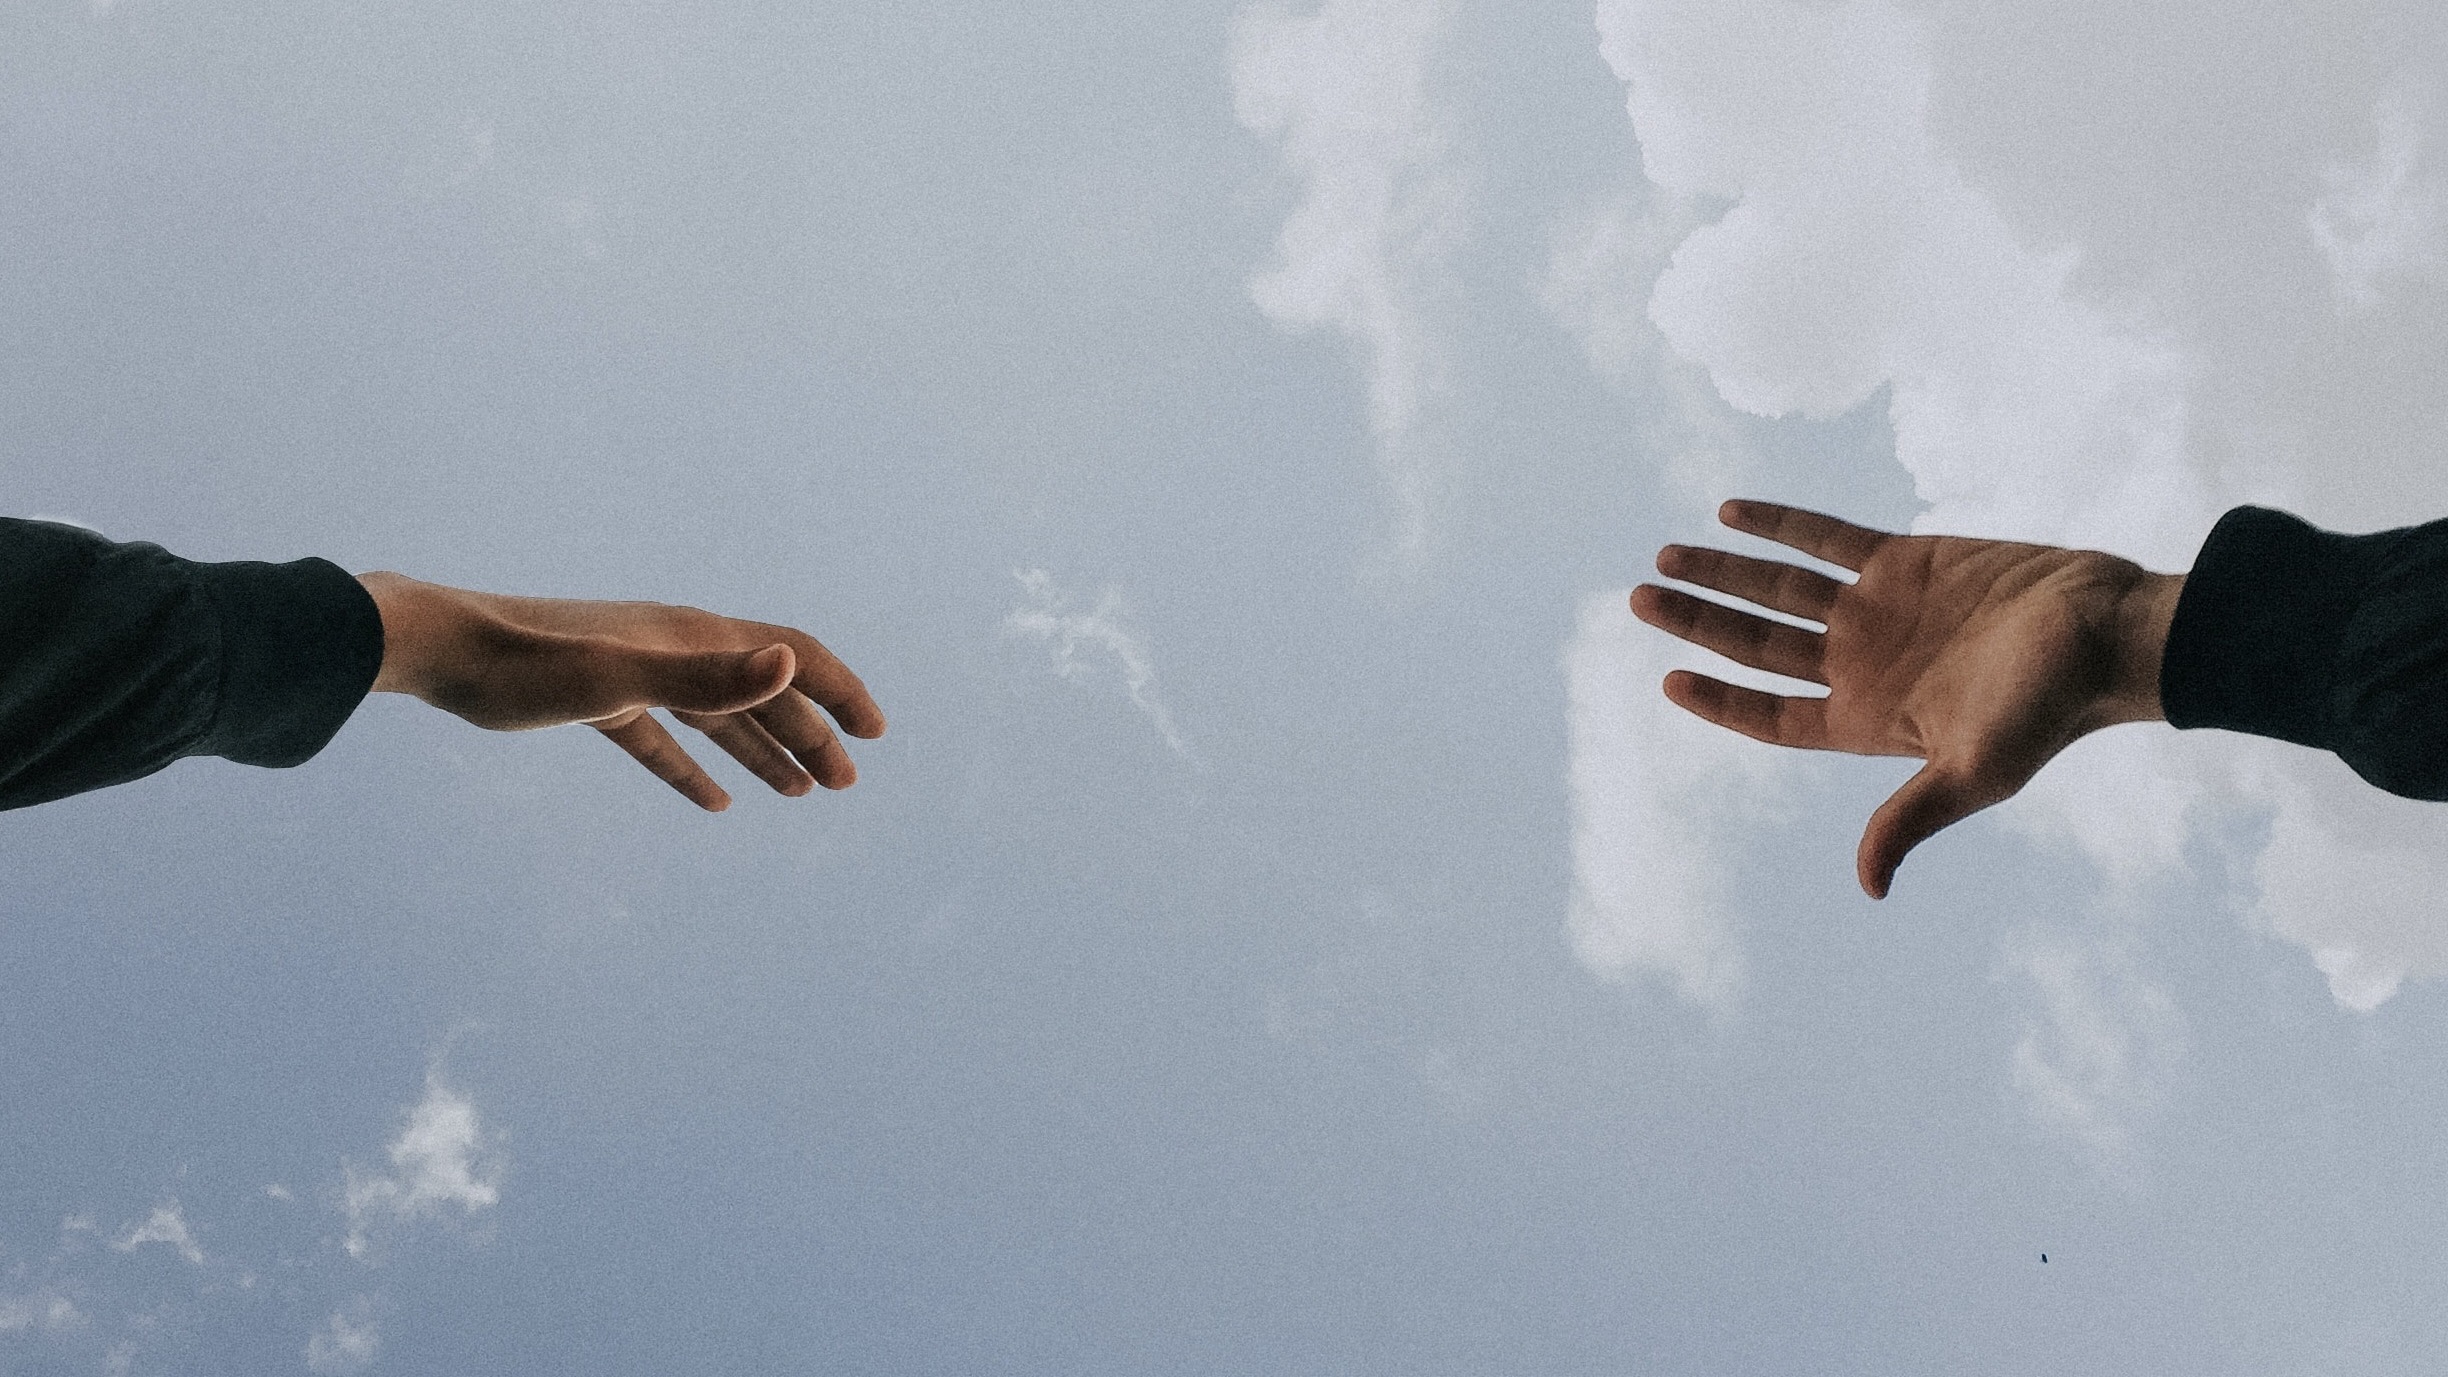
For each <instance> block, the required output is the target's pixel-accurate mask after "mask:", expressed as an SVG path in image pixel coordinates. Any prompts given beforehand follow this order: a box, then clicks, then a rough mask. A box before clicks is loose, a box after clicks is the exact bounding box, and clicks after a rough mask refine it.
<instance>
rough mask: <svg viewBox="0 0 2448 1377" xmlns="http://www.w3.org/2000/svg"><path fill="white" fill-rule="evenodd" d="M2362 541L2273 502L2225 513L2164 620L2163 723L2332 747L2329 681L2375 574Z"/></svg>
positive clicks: (2333, 732)
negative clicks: (2171, 615)
mask: <svg viewBox="0 0 2448 1377" xmlns="http://www.w3.org/2000/svg"><path fill="white" fill-rule="evenodd" d="M2365 539H2367V538H2356V537H2350V536H2340V535H2332V534H2330V533H2329V532H2327V531H2323V530H2320V529H2318V528H2316V527H2314V526H2312V525H2310V524H2309V523H2307V522H2305V521H2303V520H2301V519H2300V518H2297V517H2293V516H2289V515H2287V514H2286V513H2285V512H2276V511H2271V510H2270V509H2268V508H2266V507H2238V508H2236V509H2235V510H2234V511H2231V512H2229V513H2227V515H2225V516H2223V517H2221V518H2219V523H2218V525H2217V526H2215V527H2213V528H2212V529H2211V532H2210V538H2209V540H2207V541H2206V542H2204V543H2203V545H2202V551H2201V556H2200V558H2198V559H2196V560H2195V561H2194V563H2193V571H2192V573H2191V574H2189V575H2187V576H2186V578H2185V586H2184V593H2183V595H2182V596H2181V597H2179V598H2178V599H2177V602H2176V618H2175V621H2174V623H2173V624H2172V625H2170V627H2169V628H2168V639H2167V651H2166V656H2165V658H2164V659H2163V660H2162V661H2161V663H2160V669H2159V703H2160V707H2161V708H2162V709H2163V710H2164V711H2165V712H2166V714H2167V720H2168V721H2169V722H2171V723H2173V724H2175V725H2176V726H2179V727H2224V728H2226V729H2227V730H2229V731H2238V732H2250V733H2252V734H2253V735H2255V736H2270V737H2276V738H2278V739H2279V740H2281V741H2292V742H2295V743H2297V744H2299V745H2304V746H2315V747H2319V748H2321V749H2323V750H2334V749H2336V748H2337V745H2338V741H2337V723H2336V714H2335V710H2334V695H2333V693H2332V691H2331V690H2332V688H2333V686H2334V685H2335V683H2336V681H2337V666H2338V657H2339V653H2340V650H2341V648H2342V645H2343V638H2344V634H2345V631H2346V627H2347V624H2348V623H2349V622H2350V621H2351V620H2352V619H2353V616H2354V613H2355V610H2356V607H2357V605H2358V603H2359V602H2360V601H2361V598H2362V595H2363V590H2364V585H2365V583H2366V581H2367V580H2368V577H2369V571H2368V569H2367V568H2366V567H2365V566H2366V565H2367V564H2368V563H2369V560H2370V550H2369V546H2368V545H2367V544H2366V543H2364V542H2365Z"/></svg>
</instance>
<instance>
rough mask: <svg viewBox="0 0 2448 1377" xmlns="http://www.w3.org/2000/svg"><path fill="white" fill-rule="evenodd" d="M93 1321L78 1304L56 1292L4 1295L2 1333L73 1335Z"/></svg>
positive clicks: (0, 1316) (0, 1297) (0, 1314)
mask: <svg viewBox="0 0 2448 1377" xmlns="http://www.w3.org/2000/svg"><path fill="white" fill-rule="evenodd" d="M89 1322H90V1321H88V1319H87V1318H86V1315H85V1312H84V1311H82V1310H79V1309H77V1307H76V1303H75V1302H74V1301H71V1300H69V1299H68V1298H67V1297H66V1296H63V1295H61V1294H59V1293H58V1292H56V1291H37V1292H35V1293H34V1294H32V1295H25V1296H8V1295H0V1334H27V1333H34V1334H70V1333H74V1332H76V1331H78V1330H80V1329H83V1328H84V1327H85V1326H86V1325H87V1324H88V1323H89Z"/></svg>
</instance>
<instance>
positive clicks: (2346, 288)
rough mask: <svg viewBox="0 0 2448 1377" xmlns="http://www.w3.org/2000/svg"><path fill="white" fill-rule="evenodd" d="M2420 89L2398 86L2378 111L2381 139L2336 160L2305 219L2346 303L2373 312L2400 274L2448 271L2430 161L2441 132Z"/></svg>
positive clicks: (2408, 277) (2376, 134)
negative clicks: (2405, 89) (2364, 151)
mask: <svg viewBox="0 0 2448 1377" xmlns="http://www.w3.org/2000/svg"><path fill="white" fill-rule="evenodd" d="M2432 123H2433V121H2431V120H2430V119H2429V118H2428V117H2427V112H2426V111H2425V110H2424V109H2423V106H2422V97H2421V96H2420V94H2419V93H2417V92H2412V91H2408V92H2399V93H2392V95H2391V97H2390V98H2388V99H2385V100H2383V102H2382V103H2381V104H2380V106H2379V107H2378V108H2377V109H2375V110H2374V111H2373V112H2372V134H2373V147H2372V149H2371V152H2370V153H2369V154H2368V155H2367V156H2364V157H2360V158H2353V159H2342V160H2340V161H2338V162H2335V163H2332V164H2331V165H2330V166H2329V168H2328V169H2327V170H2326V171H2325V172H2324V173H2323V174H2322V178H2321V180H2322V182H2323V183H2324V184H2325V185H2326V190H2325V191H2324V193H2323V194H2322V195H2321V197H2320V199H2319V200H2317V201H2314V202H2313V203H2312V208H2311V210H2310V211H2308V212H2306V213H2305V215H2304V222H2305V224H2306V226H2307V227H2309V228H2310V230H2311V231H2312V242H2313V243H2314V244H2315V245H2317V246H2318V247H2319V249H2320V252H2321V257H2322V258H2324V259H2326V260H2327V261H2328V264H2329V271H2330V272H2331V273H2332V274H2333V275H2334V276H2335V278H2336V281H2337V294H2338V304H2339V305H2340V306H2341V307H2343V308H2344V309H2346V310H2348V311H2350V312H2368V311H2371V310H2373V309H2375V308H2377V307H2378V306H2379V305H2380V304H2381V303H2382V302H2383V301H2384V300H2385V299H2386V298H2387V296H2388V291H2389V288H2390V287H2391V286H2392V285H2393V284H2394V283H2395V282H2399V281H2423V282H2437V281H2439V280H2440V278H2441V276H2442V274H2443V273H2448V247H2443V245H2442V242H2441V239H2442V231H2443V228H2448V226H2443V224H2442V214H2441V212H2442V206H2443V201H2442V197H2441V189H2440V185H2439V182H2438V180H2437V179H2436V178H2435V177H2431V176H2426V175H2425V172H2426V169H2425V168H2424V166H2423V163H2424V160H2425V156H2426V155H2427V154H2428V153H2429V152H2430V149H2429V147H2428V145H2429V144H2430V142H2431V141H2432V139H2433V137H2434V133H2433V130H2432V128H2431V125H2432Z"/></svg>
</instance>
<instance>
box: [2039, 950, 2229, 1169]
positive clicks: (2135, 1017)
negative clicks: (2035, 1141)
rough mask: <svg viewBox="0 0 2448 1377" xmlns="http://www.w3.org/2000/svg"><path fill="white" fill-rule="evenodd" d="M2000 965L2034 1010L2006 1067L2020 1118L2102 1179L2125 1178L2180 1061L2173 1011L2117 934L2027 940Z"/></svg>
mask: <svg viewBox="0 0 2448 1377" xmlns="http://www.w3.org/2000/svg"><path fill="white" fill-rule="evenodd" d="M2005 956H2006V965H2007V968H2008V969H2009V970H2010V971H2011V972H2012V973H2013V974H2014V975H2015V976H2017V977H2019V978H2020V980H2021V982H2022V983H2023V984H2024V985H2025V986H2026V988H2027V989H2028V991H2029V992H2030V994H2031V995H2032V996H2033V1003H2034V1005H2035V1006H2036V1007H2034V1008H2033V1010H2032V1012H2031V1015H2030V1017H2029V1019H2028V1020H2027V1021H2026V1023H2025V1024H2024V1029H2023V1033H2022V1036H2021V1037H2020V1038H2019V1039H2018V1040H2017V1041H2016V1043H2015V1049H2014V1057H2013V1063H2012V1066H2013V1071H2012V1078H2013V1084H2014V1088H2015V1091H2016V1093H2017V1094H2018V1095H2019V1096H2020V1097H2021V1099H2022V1101H2023V1105H2024V1107H2025V1109H2026V1110H2028V1111H2029V1112H2030V1114H2031V1116H2032V1117H2033V1118H2034V1119H2036V1120H2037V1121H2039V1122H2040V1123H2041V1124H2043V1125H2045V1126H2047V1127H2049V1128H2051V1129H2053V1130H2056V1131H2057V1132H2060V1133H2063V1134H2065V1135H2067V1136H2068V1137H2070V1138H2071V1139H2073V1140H2074V1141H2075V1142H2077V1143H2079V1144H2081V1145H2082V1147H2083V1148H2084V1149H2086V1150H2087V1151H2089V1152H2090V1153H2091V1154H2092V1156H2093V1159H2094V1161H2095V1162H2096V1164H2097V1165H2099V1166H2100V1167H2101V1168H2102V1169H2104V1170H2105V1171H2107V1172H2108V1173H2109V1174H2111V1175H2112V1176H2116V1177H2124V1178H2130V1177H2131V1175H2132V1173H2134V1172H2135V1171H2136V1170H2137V1168H2138V1166H2139V1159H2138V1157H2137V1146H2136V1143H2137V1140H2136V1136H2135V1135H2136V1133H2137V1131H2138V1129H2139V1127H2140V1125H2141V1124H2142V1122H2143V1121H2144V1120H2146V1119H2147V1117H2148V1116H2149V1115H2150V1113H2151V1112H2152V1111H2154V1110H2155V1109H2156V1108H2157V1107H2158V1105H2159V1103H2160V1101H2161V1099H2162V1097H2163V1096H2164V1093H2165V1087H2166V1084H2167V1081H2168V1079H2169V1078H2170V1076H2171V1075H2172V1074H2173V1072H2174V1069H2175V1067H2176V1065H2177V1063H2178V1062H2179V1061H2180V1060H2181V1059H2182V1058H2183V1056H2184V1053H2185V1044H2186V1035H2185V1025H2184V1019H2183V1017H2182V1015H2181V1014H2179V1013H2178V1011H2177V1009H2176V1004H2175V1001H2174V1000H2172V999H2171V998H2169V996H2168V994H2167V992H2166V991H2165V990H2163V989H2161V988H2160V987H2159V986H2157V985H2155V984H2153V983H2152V982H2151V981H2150V980H2149V979H2148V978H2147V977H2146V976H2145V975H2144V974H2143V972H2142V970H2141V967H2140V964H2139V962H2138V961H2137V959H2136V954H2135V950H2134V944H2133V942H2132V940H2131V938H2130V937H2129V936H2127V935H2125V934H2122V933H2116V934H2109V935H2106V936H2104V937H2103V936H2099V935H2077V934H2073V933H2069V932H2058V933H2045V934H2044V933H2032V934H2027V935H2025V936H2024V937H2022V938H2020V939H2017V940H2016V941H2014V942H2012V943H2010V944H2008V946H2007V949H2006V953H2005Z"/></svg>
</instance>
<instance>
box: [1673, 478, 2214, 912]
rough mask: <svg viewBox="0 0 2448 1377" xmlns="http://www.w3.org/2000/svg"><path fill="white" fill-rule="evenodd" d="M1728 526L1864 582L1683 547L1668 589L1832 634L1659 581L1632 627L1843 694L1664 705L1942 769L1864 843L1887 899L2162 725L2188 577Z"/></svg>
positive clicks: (2036, 552)
mask: <svg viewBox="0 0 2448 1377" xmlns="http://www.w3.org/2000/svg"><path fill="white" fill-rule="evenodd" d="M1718 519H1719V520H1720V521H1722V522H1724V523H1725V524H1726V525H1727V526H1729V527H1731V528H1733V529H1734V530H1737V531H1742V532H1744V533H1746V534H1749V535H1755V536H1761V537H1764V538H1766V539H1769V540H1773V541H1776V542H1777V543H1778V544H1781V545H1785V546H1789V547H1791V548H1793V549H1796V550H1799V551H1801V552H1802V553H1804V554H1806V555H1811V556H1814V557H1816V558H1818V559H1822V560H1825V561H1827V562H1828V563H1831V564H1835V565H1839V566H1841V567H1843V568H1846V569H1851V570H1853V571H1855V572H1856V573H1858V574H1859V575H1860V577H1859V578H1858V579H1857V580H1855V581H1854V582H1851V583H1845V582H1841V581H1839V580H1837V579H1833V578H1830V577H1828V576H1827V575H1825V574H1821V573H1817V572H1815V571H1813V570H1809V569H1803V568H1800V567H1797V566H1794V565H1790V564H1778V563H1773V562H1771V561H1768V560H1761V559H1752V558H1749V557H1747V556H1744V555H1737V554H1729V553H1727V552H1725V551H1722V550H1710V549H1700V548H1695V547H1692V546H1685V545H1669V546H1667V547H1666V548H1664V549H1662V550H1660V551H1658V557H1657V568H1658V572H1659V573H1661V574H1663V575H1665V576H1666V577H1668V578H1671V579H1679V580H1682V581H1683V582H1686V583H1692V584H1697V585H1699V586H1700V587H1702V588H1707V589H1712V590H1714V591H1716V592H1719V593H1725V594H1729V595H1731V596H1733V597H1736V598H1741V599H1743V600H1745V601H1748V602H1752V603H1756V604H1758V605H1760V606H1762V607H1766V608H1770V609H1772V610H1774V611H1778V612H1783V613H1786V614H1787V615H1790V616H1794V617H1800V618H1803V619H1805V620H1808V621H1812V622H1817V623H1819V624H1820V625H1821V626H1824V627H1825V628H1826V630H1825V631H1811V630H1806V629H1803V628H1800V627H1795V626H1792V625H1789V624H1786V623H1783V622H1777V621H1771V620H1769V619H1768V618H1765V617H1760V616H1756V615H1753V614H1751V613H1749V612H1744V611H1738V610H1736V609H1734V608H1730V607H1726V606H1724V605H1722V604H1719V603H1715V602H1710V601H1706V600H1704V599H1701V598H1697V597H1693V596H1692V595H1691V594H1688V593H1682V592H1678V591H1676V590H1674V589H1671V588H1662V587H1659V586H1657V585H1656V584H1642V585H1641V586H1640V587H1639V588H1636V589H1634V590H1633V592H1632V612H1633V614H1634V615H1635V616H1637V617H1639V618H1640V619H1641V620H1642V621H1645V622H1647V623H1649V624H1650V625H1651V626H1654V627H1657V628H1659V629H1660V630H1663V631H1667V632H1671V633H1673V634H1674V635H1676V636H1680V637H1682V638H1683V639H1684V640H1687V641H1690V642H1692V643H1693V644H1695V645H1699V646H1703V647H1706V648H1707V649H1710V650H1713V651H1716V652H1717V653H1718V654H1720V655H1723V656H1725V657H1726V658H1728V659H1730V660H1733V661H1735V662H1737V663H1739V664H1744V665H1749V666H1750V667H1751V668H1753V669H1762V670H1767V671H1768V672H1770V673H1772V674H1781V675H1785V676H1787V677H1788V678H1793V679H1802V680H1806V681H1808V682H1811V683H1815V684H1825V685H1826V686H1827V689H1828V692H1827V696H1826V697H1786V696H1782V695H1778V694H1770V693H1761V692H1759V691H1757V690H1754V689H1747V688H1739V687H1737V686H1735V685H1733V684H1728V683H1725V682H1723V681H1721V680H1717V679H1712V678H1709V677H1708V676H1706V675H1702V674H1694V673H1691V672H1690V671H1688V670H1677V671H1675V672H1674V673H1672V674H1669V675H1667V676H1666V685H1665V688H1666V696H1667V697H1668V698H1669V699H1671V700H1673V702H1674V703H1675V705H1676V706H1678V707H1681V708H1684V709H1685V710H1687V711H1690V712H1693V713H1696V714H1698V715H1699V716H1701V717H1704V718H1706V719H1708V720H1709V721H1711V722H1714V723H1716V724H1717V725H1718V726H1721V727H1727V728H1731V729H1732V730H1734V731H1738V732H1741V733H1742V734H1744V735H1745V736H1750V737H1756V738H1758V739H1759V740H1761V741H1766V742H1771V743H1773V744H1775V745H1780V746H1798V747H1802V748H1804V749H1806V750H1821V751H1851V752H1854V753H1856V754H1861V755H1898V756H1914V757H1918V758H1919V759H1921V760H1923V761H1925V762H1927V763H1926V764H1924V765H1923V766H1922V767H1921V770H1920V772H1919V773H1917V774H1915V775H1914V776H1913V777H1912V778H1911V779H1910V780H1908V781H1906V782H1905V784H1904V786H1903V787H1902V788H1900V789H1898V790H1896V792H1895V794H1894V795H1893V796H1892V797H1890V798H1889V799H1888V800H1887V801H1886V803H1884V804H1883V805H1881V806H1880V807H1879V809H1878V811H1877V812H1876V813H1873V814H1872V815H1871V818H1870V824H1869V827H1868V828H1867V829H1866V830H1864V831H1863V833H1862V839H1861V847H1860V850H1859V852H1858V853H1857V855H1856V857H1855V862H1854V864H1855V870H1856V872H1857V874H1858V877H1859V879H1860V881H1861V887H1862V889H1863V890H1864V891H1865V892H1866V893H1868V894H1869V895H1870V897H1871V898H1873V899H1880V898H1885V897H1886V895H1887V890H1888V887H1889V886H1890V885H1891V884H1892V883H1893V882H1894V879H1895V872H1896V867H1897V866H1898V865H1900V864H1901V863H1902V862H1903V860H1904V855H1905V853H1906V852H1908V851H1910V850H1912V849H1913V848H1914V847H1915V846H1918V845H1919V844H1920V843H1922V842H1923V841H1926V840H1928V839H1929V838H1930V837H1931V836H1932V835H1934V834H1936V833H1937V832H1938V831H1939V829H1941V828H1944V827H1946V826H1948V825H1949V824H1951V823H1954V822H1958V821H1960V820H1962V819H1963V818H1966V817H1969V816H1970V815H1972V814H1973V813H1976V812H1978V811H1980V810H1981V809H1983V808H1986V807H1988V806H1989V805H1991V804H1993V803H1998V802H2001V801H2003V800H2005V799H2007V798H2009V797H2012V796H2013V795H2014V793H2015V792H2016V791H2017V790H2019V789H2021V788H2022V787H2023V786H2024V784H2026V783H2027V782H2029V781H2030V779H2031V777H2032V776H2033V775H2035V774H2037V773H2039V771H2040V767H2041V766H2043V765H2045V764H2047V763H2048V762H2049V760H2050V759H2051V758H2052V757H2054V756H2055V755H2056V754H2057V753H2058V752H2059V751H2062V750H2064V749H2065V748H2066V747H2067V746H2069V745H2071V744H2072V743H2073V742H2074V741H2075V740H2076V739H2077V738H2079V737H2081V736H2083V735H2084V734H2086V733H2088V732H2092V731H2096V730H2097V729H2099V728H2101V727H2105V726H2110V725H2112V724H2114V723H2118V722H2142V721H2156V720H2159V718H2160V716H2161V713H2160V709H2159V661H2160V654H2161V652H2162V650H2163V649H2164V648H2165V646H2166V644H2167V630H2168V624H2169V622H2170V621H2171V620H2172V619H2173V617H2174V616H2175V610H2176V598H2177V595H2178V594H2179V593H2180V592H2182V591H2183V588H2184V578H2183V576H2181V575H2174V574H2153V573H2150V572H2148V571H2146V570H2144V569H2143V568H2142V567H2141V566H2140V565H2138V564H2135V563H2133V562H2131V561H2130V560H2123V559H2119V558H2117V557H2116V556H2114V555H2106V554H2101V553H2099V552H2097V551H2093V550H2064V549H2058V548H2056V547H2055V546H2049V545H2021V544H2016V543H2014V542H2011V541H2003V540H1967V539H1959V538H1955V537H1951V536H1897V535H1888V534H1885V533H1883V532H1879V531H1872V530H1866V529H1864V528H1862V527H1860V526H1855V525H1852V524H1850V523H1848V522H1844V521H1839V520H1837V519H1836V518H1834V517H1831V516H1821V515H1819V514H1818V513H1816V512H1806V511H1800V510H1797V509H1795V508H1792V507H1780V506H1777V505H1775V504H1773V503H1767V502H1728V503H1726V504H1725V505H1724V506H1723V507H1721V508H1719V509H1718Z"/></svg>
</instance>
